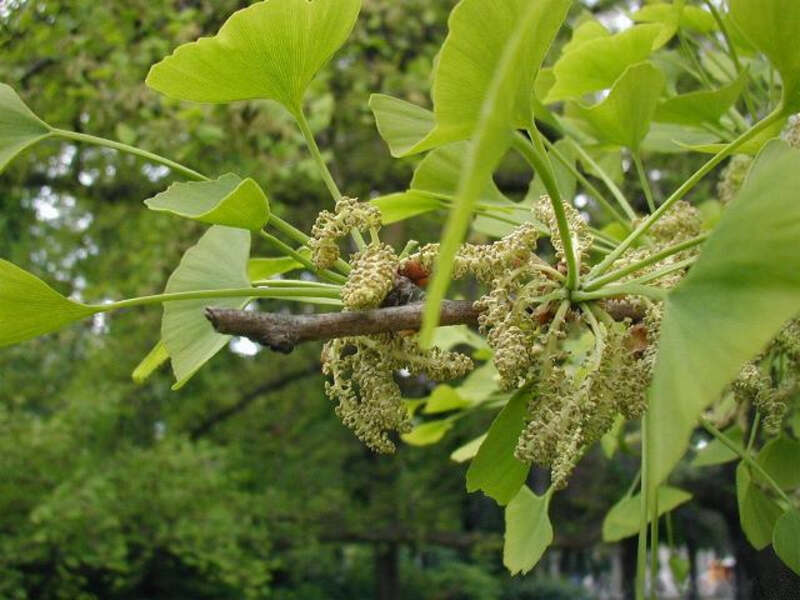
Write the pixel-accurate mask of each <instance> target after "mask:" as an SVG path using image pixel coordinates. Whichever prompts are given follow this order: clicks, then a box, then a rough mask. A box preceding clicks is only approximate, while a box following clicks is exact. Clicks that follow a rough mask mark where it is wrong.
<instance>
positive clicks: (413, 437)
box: [400, 419, 453, 446]
mask: <svg viewBox="0 0 800 600" xmlns="http://www.w3.org/2000/svg"><path fill="white" fill-rule="evenodd" d="M452 427H453V421H452V420H451V419H442V420H439V421H429V422H427V423H421V424H419V425H417V426H416V427H414V429H412V430H411V431H410V432H408V433H404V434H402V435H401V436H400V438H401V439H402V440H403V441H404V442H405V443H406V444H409V445H410V446H431V445H433V444H436V443H438V442H439V441H441V439H442V438H443V437H444V436H445V434H446V433H447V432H448V431H450V429H452Z"/></svg>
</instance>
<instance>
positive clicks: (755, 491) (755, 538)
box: [736, 462, 783, 550]
mask: <svg viewBox="0 0 800 600" xmlns="http://www.w3.org/2000/svg"><path fill="white" fill-rule="evenodd" d="M736 499H737V501H738V503H739V523H740V524H741V526H742V531H744V535H745V537H746V538H747V541H748V542H750V544H751V545H752V546H753V548H755V549H756V550H763V549H764V548H766V547H767V546H769V545H770V543H771V542H772V533H773V531H774V529H775V523H776V522H777V521H778V518H779V517H780V516H781V513H782V512H783V510H781V507H780V506H778V504H777V503H776V502H775V501H774V500H772V499H771V498H770V497H769V496H767V495H766V494H765V493H764V492H763V491H761V488H759V487H758V486H757V485H755V484H754V483H753V479H752V476H751V475H750V469H749V467H748V466H747V465H746V464H745V463H743V462H742V463H739V466H738V467H737V468H736Z"/></svg>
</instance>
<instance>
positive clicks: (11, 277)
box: [0, 259, 102, 347]
mask: <svg viewBox="0 0 800 600" xmlns="http://www.w3.org/2000/svg"><path fill="white" fill-rule="evenodd" d="M100 310H102V309H99V310H98V308H97V307H92V306H87V305H86V304H80V303H78V302H73V301H72V300H69V299H68V298H65V297H64V296H62V295H61V294H59V293H58V292H57V291H55V290H54V289H53V288H51V287H50V286H49V285H47V284H46V283H45V282H44V281H42V280H41V279H39V278H38V277H35V276H34V275H31V274H30V273H28V272H27V271H24V270H23V269H20V268H19V267H17V266H16V265H14V264H12V263H10V262H8V261H6V260H2V259H0V347H3V346H10V345H11V344H17V343H19V342H23V341H25V340H29V339H31V338H35V337H37V336H39V335H44V334H45V333H51V332H53V331H57V330H58V329H61V328H62V327H63V326H64V325H67V324H69V323H73V322H75V321H79V320H81V319H84V318H86V317H88V316H89V315H92V314H94V313H97V312H99V311H100Z"/></svg>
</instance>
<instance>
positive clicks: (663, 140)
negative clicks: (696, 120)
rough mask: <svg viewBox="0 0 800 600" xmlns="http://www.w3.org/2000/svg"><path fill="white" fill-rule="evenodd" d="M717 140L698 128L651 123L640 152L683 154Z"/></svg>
mask: <svg viewBox="0 0 800 600" xmlns="http://www.w3.org/2000/svg"><path fill="white" fill-rule="evenodd" d="M718 139H719V137H718V136H716V135H714V134H713V133H709V132H707V131H705V130H703V129H700V128H699V127H689V126H686V125H675V124H673V123H652V124H651V126H650V132H649V133H648V134H647V137H646V138H645V139H644V141H643V142H642V150H643V151H644V152H655V153H661V154H685V153H686V152H687V151H688V150H695V148H699V147H701V145H703V144H711V143H713V142H715V141H717V140H718ZM696 151H698V152H701V151H702V150H696Z"/></svg>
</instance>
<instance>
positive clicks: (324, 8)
mask: <svg viewBox="0 0 800 600" xmlns="http://www.w3.org/2000/svg"><path fill="white" fill-rule="evenodd" d="M360 9H361V0H313V1H309V0H266V1H265V2H258V3H256V4H253V5H252V6H249V7H248V8H245V9H243V10H240V11H238V12H236V13H234V14H233V15H232V16H231V17H230V18H229V19H228V20H227V21H226V22H225V23H224V24H223V25H222V28H221V29H220V30H219V33H217V35H215V36H214V37H211V38H201V39H199V40H198V41H196V42H192V43H190V44H184V45H183V46H179V47H178V48H177V49H176V50H175V52H174V53H173V54H172V55H170V56H168V57H167V58H165V59H164V60H162V61H161V62H160V63H158V64H156V65H154V66H153V68H152V69H150V73H149V74H148V76H147V85H148V86H150V87H151V88H153V89H155V90H157V91H159V92H161V93H162V94H166V95H167V96H170V97H172V98H176V99H178V100H190V101H193V102H211V103H224V102H233V101H236V100H250V99H254V98H266V99H269V100H275V101H277V102H280V103H281V104H282V105H283V106H285V107H286V108H287V109H288V110H289V111H290V112H291V113H292V114H294V115H295V116H296V115H297V114H298V113H299V112H300V110H301V105H302V101H303V95H304V93H305V91H306V88H307V87H308V85H309V84H310V83H311V80H312V79H313V78H314V76H315V75H316V73H317V72H318V71H319V70H320V69H321V68H322V67H323V66H325V64H327V63H328V61H329V60H330V59H331V57H332V56H333V54H334V53H335V52H336V51H337V50H338V49H339V47H340V46H341V45H342V44H344V42H345V40H346V39H347V37H348V36H349V35H350V31H351V30H352V29H353V25H354V24H355V22H356V18H357V17H358V12H359V10H360Z"/></svg>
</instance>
